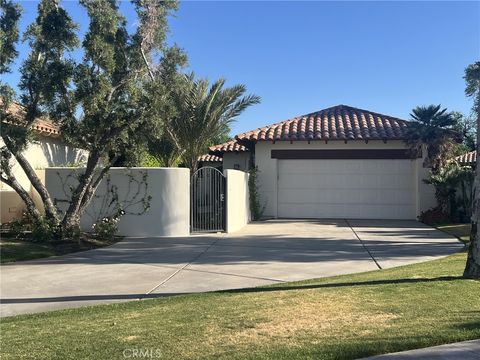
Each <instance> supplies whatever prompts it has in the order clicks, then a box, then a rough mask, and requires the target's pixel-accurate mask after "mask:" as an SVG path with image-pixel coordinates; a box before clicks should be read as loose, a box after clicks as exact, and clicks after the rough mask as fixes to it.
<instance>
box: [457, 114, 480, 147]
mask: <svg viewBox="0 0 480 360" xmlns="http://www.w3.org/2000/svg"><path fill="white" fill-rule="evenodd" d="M452 116H453V117H454V119H455V122H456V125H455V130H457V131H458V132H459V133H460V134H462V136H463V143H462V144H459V146H458V149H457V151H458V154H459V155H460V154H464V153H466V152H469V151H474V150H475V148H476V143H477V122H476V119H475V118H474V117H473V116H465V115H464V114H462V113H461V112H458V111H453V112H452Z"/></svg>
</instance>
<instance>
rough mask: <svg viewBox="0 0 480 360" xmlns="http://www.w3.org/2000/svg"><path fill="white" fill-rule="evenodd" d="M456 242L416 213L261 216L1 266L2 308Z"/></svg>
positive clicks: (284, 274)
mask: <svg viewBox="0 0 480 360" xmlns="http://www.w3.org/2000/svg"><path fill="white" fill-rule="evenodd" d="M460 249H462V245H461V244H460V243H459V242H458V241H457V240H456V239H455V238H453V237H451V236H449V235H447V234H445V233H443V232H441V231H438V230H436V229H433V228H431V227H429V226H426V225H423V224H421V223H418V222H416V221H387V220H382V221H380V220H348V221H347V220H303V221H302V220H270V221H265V222H255V223H251V224H249V225H248V226H246V227H245V228H244V229H243V230H241V231H240V232H237V233H234V234H209V235H198V236H191V237H186V238H128V239H125V240H123V241H122V242H119V243H117V244H115V245H113V246H110V247H108V248H103V249H97V250H91V251H85V252H81V253H76V254H72V255H67V256H61V257H54V258H49V259H44V260H37V261H28V262H22V263H18V264H12V265H3V266H1V279H0V280H1V305H0V307H1V308H0V311H1V315H2V316H11V315H16V314H23V313H33V312H40V311H47V310H54V309H62V308H69V307H79V306H85V305H93V304H99V303H110V302H116V301H126V300H135V299H144V298H149V297H155V296H165V295H174V294H181V293H191V292H202V291H213V290H221V289H233V288H243V287H252V286H261V285H267V284H274V283H278V282H285V281H294V280H304V279H311V278H318V277H324V276H331V275H340V274H348V273H355V272H362V271H369V270H377V269H384V268H389V267H394V266H400V265H404V264H410V263H415V262H420V261H426V260H431V259H434V258H438V257H442V256H445V255H448V254H451V253H453V252H456V251H459V250H460Z"/></svg>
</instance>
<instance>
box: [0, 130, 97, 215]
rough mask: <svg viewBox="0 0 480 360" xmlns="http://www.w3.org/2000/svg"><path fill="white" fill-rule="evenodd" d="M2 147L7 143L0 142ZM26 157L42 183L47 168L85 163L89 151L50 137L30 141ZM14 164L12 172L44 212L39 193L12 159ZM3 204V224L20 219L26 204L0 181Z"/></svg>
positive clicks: (0, 199) (0, 140)
mask: <svg viewBox="0 0 480 360" xmlns="http://www.w3.org/2000/svg"><path fill="white" fill-rule="evenodd" d="M3 145H4V143H3V141H2V139H0V147H2V146H3ZM23 154H24V156H25V157H26V159H27V160H28V162H29V163H30V165H31V166H32V167H33V168H34V169H35V170H36V173H37V175H39V176H40V179H41V180H43V176H44V174H43V169H45V168H46V167H48V166H62V165H65V164H72V163H79V162H84V161H85V160H86V158H87V156H88V152H87V151H85V150H80V149H76V148H74V147H71V146H67V145H65V144H63V143H62V141H61V140H60V139H56V138H51V137H41V138H40V139H38V140H36V141H34V142H31V143H30V144H29V145H28V147H27V149H26V150H25V151H24V153H23ZM12 162H13V167H12V171H13V174H14V176H15V178H16V179H17V180H18V182H19V183H20V184H21V185H22V186H23V188H24V189H25V190H27V191H28V192H29V193H30V194H31V195H32V197H33V200H34V201H35V203H36V204H37V206H38V207H39V208H40V210H41V211H43V205H42V202H41V201H40V198H39V196H38V193H37V192H36V191H35V190H34V189H33V187H32V186H31V184H30V181H29V180H28V178H27V175H26V174H25V172H24V171H23V169H22V168H21V167H20V165H19V164H18V163H17V162H16V161H15V160H13V159H12ZM0 202H1V208H2V212H1V219H0V221H1V222H2V223H4V222H8V221H12V220H13V219H14V218H18V217H19V216H20V215H21V214H22V211H23V210H24V209H25V205H24V204H23V201H22V200H21V199H20V197H19V196H18V195H17V194H16V193H15V191H13V190H12V189H11V188H10V187H9V186H8V185H5V184H4V183H2V182H0ZM13 209H16V210H13Z"/></svg>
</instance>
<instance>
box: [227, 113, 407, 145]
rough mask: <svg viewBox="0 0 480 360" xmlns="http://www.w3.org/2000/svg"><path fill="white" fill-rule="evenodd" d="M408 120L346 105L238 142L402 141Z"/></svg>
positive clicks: (268, 128)
mask: <svg viewBox="0 0 480 360" xmlns="http://www.w3.org/2000/svg"><path fill="white" fill-rule="evenodd" d="M407 126H408V121H405V120H401V119H398V118H395V117H392V116H388V115H382V114H378V113H375V112H371V111H368V110H362V109H357V108H354V107H351V106H347V105H338V106H333V107H330V108H327V109H324V110H320V111H317V112H313V113H311V114H306V115H302V116H297V117H294V118H292V119H288V120H285V121H282V122H279V123H276V124H272V125H268V126H264V127H262V128H258V129H256V130H252V131H248V132H246V133H243V134H240V135H237V136H236V137H235V138H236V139H237V140H239V141H246V140H253V141H262V140H264V141H282V140H283V141H295V140H324V141H327V140H345V141H346V140H400V139H404V133H405V128H406V127H407Z"/></svg>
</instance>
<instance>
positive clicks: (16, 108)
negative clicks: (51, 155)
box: [4, 102, 60, 137]
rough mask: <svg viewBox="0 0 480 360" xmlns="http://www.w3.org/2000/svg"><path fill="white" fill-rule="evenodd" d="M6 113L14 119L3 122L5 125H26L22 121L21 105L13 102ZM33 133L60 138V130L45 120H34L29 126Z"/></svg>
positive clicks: (23, 111) (22, 111) (22, 108)
mask: <svg viewBox="0 0 480 360" xmlns="http://www.w3.org/2000/svg"><path fill="white" fill-rule="evenodd" d="M8 112H9V113H10V114H12V115H13V116H14V118H15V120H14V121H5V120H4V121H5V123H7V124H12V125H17V126H23V127H25V126H26V123H25V122H24V121H23V120H22V118H23V116H24V113H25V109H24V107H23V106H22V105H20V104H18V103H16V102H13V103H12V104H11V105H10V107H9V108H8ZM30 127H31V128H32V130H33V131H35V132H36V133H38V134H41V135H44V136H52V137H58V136H60V128H59V127H58V126H57V125H55V124H54V123H52V122H50V121H48V120H46V119H41V118H38V119H35V121H34V122H33V123H32V124H31V125H30Z"/></svg>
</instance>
